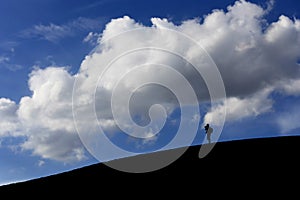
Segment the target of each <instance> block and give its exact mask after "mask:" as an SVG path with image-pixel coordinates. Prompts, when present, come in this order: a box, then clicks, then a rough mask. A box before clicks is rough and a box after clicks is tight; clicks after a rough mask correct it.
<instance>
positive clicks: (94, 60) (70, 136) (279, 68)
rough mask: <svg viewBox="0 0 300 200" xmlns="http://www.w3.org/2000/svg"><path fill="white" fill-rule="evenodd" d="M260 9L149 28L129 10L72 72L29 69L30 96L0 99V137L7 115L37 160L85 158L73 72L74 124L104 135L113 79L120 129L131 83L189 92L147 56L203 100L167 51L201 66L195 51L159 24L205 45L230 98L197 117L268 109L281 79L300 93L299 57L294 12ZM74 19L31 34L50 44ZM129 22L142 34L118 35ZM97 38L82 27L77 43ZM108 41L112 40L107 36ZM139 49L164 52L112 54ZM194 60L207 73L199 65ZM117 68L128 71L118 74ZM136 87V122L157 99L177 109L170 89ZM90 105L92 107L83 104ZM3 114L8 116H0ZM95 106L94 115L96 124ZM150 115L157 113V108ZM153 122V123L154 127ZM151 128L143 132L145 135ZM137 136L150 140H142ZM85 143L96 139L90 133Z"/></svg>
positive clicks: (187, 70) (244, 5) (240, 8)
mask: <svg viewBox="0 0 300 200" xmlns="http://www.w3.org/2000/svg"><path fill="white" fill-rule="evenodd" d="M267 12H268V9H267V10H264V9H263V8H261V7H259V6H258V5H255V4H253V3H250V2H246V1H237V2H236V3H235V4H234V5H232V6H229V7H228V9H227V11H223V10H214V11H212V13H210V14H209V15H207V16H205V17H204V19H203V22H201V21H200V20H199V19H194V20H188V21H184V22H183V23H182V24H181V25H175V24H173V23H172V22H170V21H168V20H166V19H160V18H152V19H151V22H152V26H149V27H146V26H144V25H143V24H140V23H137V22H136V21H135V20H134V19H131V18H130V17H128V16H124V17H122V18H118V19H113V20H111V21H110V22H109V23H108V24H107V25H106V27H105V30H104V31H103V33H102V34H101V35H99V38H98V41H99V43H97V47H96V48H95V50H94V51H93V52H92V53H91V54H90V55H88V56H86V57H85V59H84V60H83V62H82V64H81V68H80V70H79V72H78V73H77V74H75V75H71V74H70V73H69V72H68V71H67V70H66V69H65V68H59V67H48V68H46V69H36V70H34V71H33V72H32V73H31V74H30V79H29V82H28V83H29V88H30V90H31V91H32V96H26V97H23V98H22V99H21V101H20V103H19V104H16V103H14V102H12V101H10V100H7V99H1V101H0V102H1V103H2V104H3V107H2V108H1V110H0V116H2V117H3V118H4V120H3V121H2V122H3V123H2V124H0V127H1V132H0V133H1V136H6V135H8V134H12V133H11V132H12V130H15V129H17V128H18V127H11V126H10V125H9V124H11V120H12V121H14V120H15V121H17V122H18V123H20V124H21V126H20V127H21V128H20V129H21V132H22V134H23V135H25V136H26V137H27V140H26V141H25V143H22V144H21V145H22V148H24V149H27V150H31V151H32V152H33V153H34V154H35V155H39V156H41V157H42V158H48V159H55V160H59V161H63V162H69V161H74V160H75V161H76V160H81V159H84V157H85V155H84V148H83V146H82V144H81V142H80V139H79V137H78V135H77V133H76V129H75V126H74V122H73V116H72V89H73V84H74V81H75V79H76V86H77V87H76V93H75V97H76V98H75V99H73V100H74V102H73V103H74V105H73V106H74V108H75V109H77V111H78V113H79V116H76V115H75V116H76V117H78V118H79V119H80V120H79V122H78V124H77V127H76V128H77V129H78V130H79V131H83V132H95V131H99V129H98V126H97V123H99V124H100V125H101V126H102V128H103V129H104V130H109V131H111V132H114V130H116V123H115V121H114V120H113V113H112V111H111V101H110V97H111V95H112V94H113V93H112V91H113V89H114V86H115V85H116V84H117V83H119V82H118V80H119V78H120V77H123V78H124V79H123V80H122V82H121V84H119V85H120V88H119V89H120V93H119V96H118V98H117V100H116V101H115V103H116V104H115V108H116V110H118V113H119V114H120V115H119V116H120V120H121V122H122V124H123V126H124V127H125V128H128V127H129V129H130V128H132V127H131V126H132V124H131V122H130V120H129V119H128V118H126V117H124V116H126V114H127V113H126V112H125V111H126V110H125V109H127V107H126V104H124V102H126V101H124V99H125V98H126V95H127V92H128V91H129V92H132V91H133V90H134V89H135V86H137V85H139V84H140V83H142V82H143V81H145V80H148V79H149V80H150V79H151V80H153V81H154V82H160V81H162V80H163V81H164V82H165V83H166V84H169V85H171V86H173V87H174V88H177V90H178V91H179V94H180V95H182V96H186V95H185V94H187V93H186V92H187V91H186V88H184V86H183V84H182V82H180V81H178V80H177V79H176V77H175V75H174V74H170V72H169V71H164V70H162V69H160V68H154V67H157V66H155V65H151V63H162V64H165V65H168V66H170V67H171V68H173V69H176V70H178V71H179V72H180V73H182V74H183V75H184V76H185V78H186V79H187V80H189V81H190V84H191V85H192V87H193V89H194V90H195V91H197V92H196V94H197V97H198V98H199V101H200V102H203V101H207V99H209V93H208V91H207V88H206V86H205V82H204V80H203V79H201V77H200V76H199V75H197V73H195V72H196V71H195V70H194V69H193V68H192V66H191V65H189V64H188V63H186V62H184V61H183V59H181V58H178V57H176V56H174V55H173V54H172V53H170V52H174V51H175V52H179V53H180V54H182V55H184V57H186V58H188V59H190V60H192V61H193V62H194V63H202V61H203V60H202V57H201V58H198V57H197V55H199V52H197V51H196V50H197V49H195V48H194V47H193V46H192V45H191V43H190V42H188V41H187V40H182V39H180V38H179V37H178V35H176V34H171V33H172V32H170V31H169V32H168V31H163V30H164V29H165V28H169V29H172V30H176V31H180V32H182V33H184V34H187V35H188V36H190V37H191V38H193V39H194V40H195V41H196V42H198V43H199V44H200V45H202V46H203V47H204V48H205V49H206V50H207V52H208V53H209V55H210V56H211V57H212V59H213V60H214V61H215V63H216V64H217V66H218V69H219V70H220V73H221V75H222V78H223V80H224V84H225V88H226V93H227V95H228V99H227V101H226V104H224V103H225V102H221V104H220V105H219V106H217V107H214V108H213V110H211V111H210V112H209V113H207V115H206V116H205V122H210V123H212V124H214V123H215V124H218V123H219V119H220V116H221V114H222V113H223V112H221V111H222V110H224V109H226V110H227V120H228V121H234V120H239V119H242V118H246V117H252V116H257V115H260V114H262V113H265V112H268V111H270V110H272V99H270V97H269V94H270V93H271V92H273V91H274V90H279V89H280V87H279V86H278V85H280V84H281V83H285V84H286V85H284V87H281V89H282V88H284V90H285V91H286V94H294V95H299V89H298V88H299V87H298V85H299V84H298V83H299V82H298V81H296V80H298V79H299V65H298V64H297V60H298V59H299V57H300V28H299V27H300V25H299V20H297V19H294V20H291V19H289V18H287V17H285V16H281V17H280V18H279V19H278V21H277V22H274V23H272V24H271V25H270V26H267V27H265V21H264V18H263V17H264V16H265V15H266V13H267ZM82 21H84V20H82V19H81V20H79V21H78V22H76V23H75V22H74V23H71V24H72V25H68V26H58V25H55V24H52V25H51V24H50V25H49V26H44V25H41V26H37V27H35V28H34V31H32V30H31V31H29V33H34V34H36V36H38V37H42V38H44V39H47V40H49V41H56V40H58V39H59V38H61V37H64V36H65V35H68V34H69V31H70V27H75V26H77V27H78V29H89V28H90V26H88V25H87V26H81V25H78V23H79V24H80V23H81V22H82ZM141 28H142V29H141ZM133 29H140V31H136V32H132V33H133V34H125V35H126V37H122V35H123V34H122V33H124V32H126V31H130V30H133ZM55 32H56V33H55ZM95 36H98V35H96V34H95V33H94V32H90V33H89V35H87V37H86V38H85V39H84V41H86V42H89V41H91V39H92V38H94V37H95ZM115 36H116V37H115ZM113 37H114V38H113ZM111 38H113V39H112V40H110V39H111ZM141 46H142V47H149V46H150V47H153V46H154V47H157V48H163V49H168V50H169V52H164V51H159V50H155V49H152V50H151V49H150V50H145V51H143V50H141V51H138V52H129V53H128V54H126V56H121V57H118V56H120V53H124V52H126V51H128V50H134V49H135V48H136V47H141ZM115 58H118V59H116V60H115V62H114V63H113V66H111V67H110V68H109V69H107V71H105V74H103V75H104V76H103V77H102V79H101V80H99V77H100V75H101V73H99V72H103V71H104V69H105V68H106V67H107V66H108V65H109V64H110V62H111V61H112V60H113V59H115ZM138 66H144V68H143V69H141V70H140V71H137V70H136V71H134V72H133V71H130V70H132V69H134V68H135V67H138ZM201 66H203V68H204V70H205V67H206V65H201ZM129 72H130V73H129ZM125 74H126V75H131V77H129V76H124V75H125ZM173 75H174V76H173ZM204 78H208V79H209V78H210V77H204ZM292 80H295V81H292ZM289 81H292V84H288V83H289ZM97 83H98V85H97V88H96V84H97ZM291 86H292V87H291ZM135 92H136V93H135V94H136V95H135V96H133V97H132V103H131V104H130V105H129V106H130V111H131V113H130V114H131V115H132V116H134V117H136V118H137V119H141V120H140V123H142V124H147V123H149V122H150V116H149V115H148V111H149V108H150V106H151V105H152V104H157V103H159V104H162V105H165V107H166V110H165V114H166V115H170V114H171V113H172V112H173V111H174V109H175V108H176V107H177V106H178V102H177V100H176V97H175V96H174V94H173V93H172V92H170V91H168V90H166V89H165V88H163V87H155V86H153V87H143V88H139V89H138V90H136V91H135ZM94 97H95V99H94ZM94 103H95V107H93V106H91V108H86V107H85V106H87V105H94ZM189 103H190V99H189V98H187V100H186V102H185V104H187V105H188V104H189ZM222 103H223V104H222ZM7 112H9V113H10V114H9V115H7V114H1V113H7ZM16 113H17V115H16ZM95 113H96V114H97V116H98V121H94V114H95ZM161 114H162V113H161ZM7 116H11V118H10V117H7ZM192 116H195V118H193V117H192V120H190V119H184V120H187V121H188V120H190V121H191V122H192V123H194V121H195V120H197V119H198V116H197V115H194V114H193V115H192ZM156 117H157V118H159V117H158V115H157V116H156ZM154 121H155V120H154ZM158 121H159V120H157V123H156V124H155V125H157V126H158V125H159V122H158ZM18 123H17V124H18ZM283 124H284V123H283ZM158 127H159V126H158ZM282 127H284V125H282ZM152 128H153V127H152ZM3 130H7V131H3ZM155 131H156V130H152V129H148V131H146V132H144V133H154V132H155ZM144 135H145V134H144ZM146 135H147V134H146ZM88 136H89V135H87V137H88ZM154 138H155V137H154ZM154 138H153V139H154ZM155 139H156V138H155ZM143 142H144V143H145V144H146V143H147V144H148V142H147V137H146V140H144V141H143ZM149 142H150V141H149ZM90 143H91V144H93V145H97V143H95V141H92V140H91V141H90ZM103 148H104V147H103ZM112 154H113V152H112Z"/></svg>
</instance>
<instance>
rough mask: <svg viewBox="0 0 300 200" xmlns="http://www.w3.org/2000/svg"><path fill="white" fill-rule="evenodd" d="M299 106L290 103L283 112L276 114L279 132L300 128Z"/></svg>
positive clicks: (284, 132)
mask: <svg viewBox="0 0 300 200" xmlns="http://www.w3.org/2000/svg"><path fill="white" fill-rule="evenodd" d="M299 119H300V106H299V105H292V106H290V108H289V109H287V110H286V111H284V112H283V113H280V114H278V116H277V117H276V122H277V124H278V126H279V128H280V131H281V133H283V134H286V133H288V132H290V131H292V130H294V129H297V128H300V123H299Z"/></svg>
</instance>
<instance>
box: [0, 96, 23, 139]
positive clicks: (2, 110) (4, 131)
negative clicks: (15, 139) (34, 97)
mask: <svg viewBox="0 0 300 200" xmlns="http://www.w3.org/2000/svg"><path fill="white" fill-rule="evenodd" d="M17 109H18V106H17V105H16V103H15V102H13V101H11V100H10V99H7V98H0V118H1V120H0V127H1V128H0V137H6V136H19V134H20V133H19V128H20V123H19V120H18V118H17V114H16V112H17Z"/></svg>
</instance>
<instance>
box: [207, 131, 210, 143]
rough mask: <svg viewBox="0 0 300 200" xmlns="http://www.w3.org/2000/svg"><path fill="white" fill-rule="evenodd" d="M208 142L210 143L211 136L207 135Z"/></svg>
mask: <svg viewBox="0 0 300 200" xmlns="http://www.w3.org/2000/svg"><path fill="white" fill-rule="evenodd" d="M207 140H208V143H210V134H209V133H207Z"/></svg>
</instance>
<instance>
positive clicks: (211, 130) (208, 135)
mask: <svg viewBox="0 0 300 200" xmlns="http://www.w3.org/2000/svg"><path fill="white" fill-rule="evenodd" d="M204 129H205V132H206V138H207V140H208V143H210V142H211V139H210V137H211V134H212V132H213V129H212V128H211V127H210V126H209V124H206V125H205V126H204Z"/></svg>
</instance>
